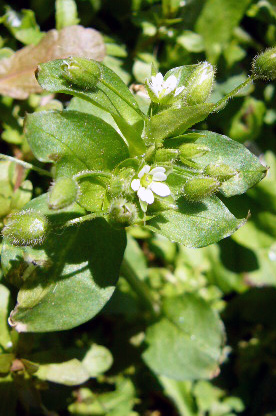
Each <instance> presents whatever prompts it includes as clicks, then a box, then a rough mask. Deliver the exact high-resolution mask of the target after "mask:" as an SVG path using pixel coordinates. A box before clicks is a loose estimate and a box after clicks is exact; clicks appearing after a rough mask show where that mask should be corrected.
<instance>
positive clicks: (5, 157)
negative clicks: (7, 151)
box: [0, 153, 52, 178]
mask: <svg viewBox="0 0 276 416" xmlns="http://www.w3.org/2000/svg"><path fill="white" fill-rule="evenodd" d="M0 160H10V161H11V162H15V163H17V164H18V165H21V166H23V167H24V168H25V169H32V170H35V171H36V172H38V173H40V175H44V176H50V178H52V174H51V173H50V172H48V170H45V169H41V168H38V167H37V166H34V165H32V164H31V163H28V162H24V160H20V159H16V158H15V157H12V156H8V155H3V154H2V153H0Z"/></svg>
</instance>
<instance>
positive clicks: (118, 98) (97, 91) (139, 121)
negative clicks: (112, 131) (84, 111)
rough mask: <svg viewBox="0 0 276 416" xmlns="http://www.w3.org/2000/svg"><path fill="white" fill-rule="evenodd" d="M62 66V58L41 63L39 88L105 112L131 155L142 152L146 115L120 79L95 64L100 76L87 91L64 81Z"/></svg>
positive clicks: (38, 78) (38, 74)
mask: <svg viewBox="0 0 276 416" xmlns="http://www.w3.org/2000/svg"><path fill="white" fill-rule="evenodd" d="M93 62H94V61H93ZM63 65H64V60H63V59H58V60H55V61H52V62H47V63H45V64H41V65H40V66H39V68H38V72H37V80H38V82H39V84H40V85H41V87H42V88H44V89H46V90H47V91H51V92H55V93H57V92H61V93H65V94H71V95H74V96H76V97H79V98H82V99H84V100H87V101H89V102H91V103H92V104H94V105H96V106H97V107H99V108H101V109H102V110H105V111H107V112H108V113H110V114H111V115H112V116H113V117H114V119H115V121H116V123H117V124H118V127H119V128H120V130H121V132H122V133H123V135H124V136H125V137H126V139H127V141H128V143H129V147H130V149H131V152H132V150H133V153H134V150H135V149H136V151H137V152H139V153H143V152H144V151H145V145H144V143H143V141H142V139H141V133H142V129H143V124H144V123H143V120H144V119H145V115H144V114H143V113H142V112H141V110H140V108H139V106H138V104H137V102H136V100H135V98H134V96H133V94H132V93H131V92H130V91H129V89H128V88H127V86H126V85H125V83H124V82H123V81H122V80H121V78H120V77H118V75H116V74H115V73H114V72H113V71H112V70H111V69H109V68H108V67H106V66H105V65H103V64H100V63H97V65H98V67H99V68H100V71H101V77H100V79H99V81H98V83H97V84H96V86H95V87H94V89H93V90H89V91H88V90H84V89H81V88H79V87H77V86H75V85H72V83H70V81H69V80H66V79H65V77H64V71H63V69H62V68H63Z"/></svg>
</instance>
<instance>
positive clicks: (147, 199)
mask: <svg viewBox="0 0 276 416" xmlns="http://www.w3.org/2000/svg"><path fill="white" fill-rule="evenodd" d="M144 198H145V199H144V201H145V202H147V203H148V204H149V205H151V204H153V202H154V195H153V193H152V191H151V190H150V189H149V188H147V189H146V190H145V192H144Z"/></svg>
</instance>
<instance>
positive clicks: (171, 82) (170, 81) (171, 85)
mask: <svg viewBox="0 0 276 416" xmlns="http://www.w3.org/2000/svg"><path fill="white" fill-rule="evenodd" d="M176 85H177V79H176V77H175V76H174V75H170V76H169V78H167V79H166V81H164V83H163V87H164V88H168V89H169V90H170V91H173V90H174V89H175V87H176Z"/></svg>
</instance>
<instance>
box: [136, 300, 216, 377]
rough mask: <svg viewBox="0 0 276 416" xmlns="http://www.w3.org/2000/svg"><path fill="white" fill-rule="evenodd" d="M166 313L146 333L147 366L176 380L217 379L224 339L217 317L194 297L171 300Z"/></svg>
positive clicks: (164, 308)
mask: <svg viewBox="0 0 276 416" xmlns="http://www.w3.org/2000/svg"><path fill="white" fill-rule="evenodd" d="M163 313H164V315H163V317H162V318H161V320H160V321H158V322H157V323H155V324H153V325H152V326H150V327H149V328H148V330H147V333H146V343H147V344H148V348H147V349H146V351H145V352H144V354H143V358H144V360H145V361H146V363H147V365H148V366H149V367H150V368H151V369H152V370H153V371H154V372H155V373H157V374H160V375H164V376H167V377H170V378H172V379H176V380H196V379H201V378H212V377H214V376H215V375H216V373H217V372H218V365H219V361H220V357H221V347H222V344H223V339H224V332H223V326H222V323H221V321H220V320H219V317H218V316H217V314H216V313H215V312H214V311H213V310H212V309H211V307H210V306H209V305H208V304H207V303H206V302H205V301H204V300H203V299H201V298H199V297H198V296H196V295H194V294H186V295H182V296H179V297H173V298H167V299H166V300H165V301H164V306H163Z"/></svg>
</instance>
